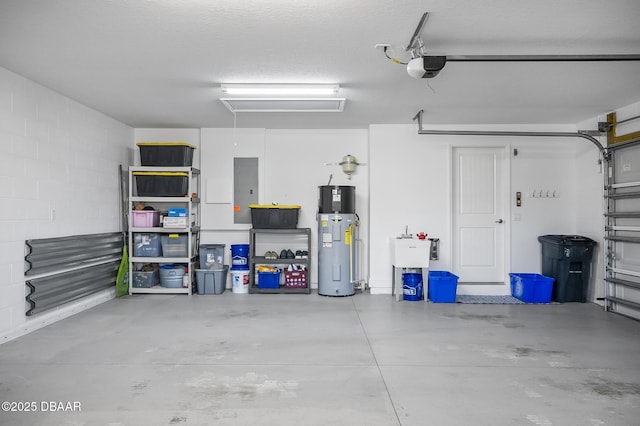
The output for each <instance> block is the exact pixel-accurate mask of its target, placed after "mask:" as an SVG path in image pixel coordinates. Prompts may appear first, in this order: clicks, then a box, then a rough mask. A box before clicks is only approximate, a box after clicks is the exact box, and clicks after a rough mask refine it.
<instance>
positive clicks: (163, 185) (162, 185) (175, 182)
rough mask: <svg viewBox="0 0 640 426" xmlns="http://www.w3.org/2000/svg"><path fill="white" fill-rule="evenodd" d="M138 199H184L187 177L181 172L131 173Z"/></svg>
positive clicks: (186, 189) (187, 184) (187, 189)
mask: <svg viewBox="0 0 640 426" xmlns="http://www.w3.org/2000/svg"><path fill="white" fill-rule="evenodd" d="M133 176H134V177H135V179H136V188H137V189H138V196H139V197H184V196H185V195H187V192H189V175H188V174H187V173H183V172H158V173H156V172H133Z"/></svg>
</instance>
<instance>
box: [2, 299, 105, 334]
mask: <svg viewBox="0 0 640 426" xmlns="http://www.w3.org/2000/svg"><path fill="white" fill-rule="evenodd" d="M115 297H116V289H115V287H114V288H110V289H107V290H104V291H101V292H99V293H96V294H93V295H91V296H87V297H85V298H84V299H81V300H78V301H76V302H72V303H69V304H66V305H64V306H61V307H59V308H55V309H53V310H51V311H49V312H43V313H41V314H36V315H34V316H33V317H26V318H25V321H24V322H23V323H22V324H20V325H19V326H17V327H14V328H13V329H10V330H7V331H5V332H3V333H2V335H0V344H1V343H5V342H8V341H10V340H13V339H16V338H18V337H20V336H24V335H25V334H29V333H31V332H33V331H36V330H39V329H41V328H43V327H46V326H48V325H50V324H53V323H55V322H58V321H60V320H63V319H65V318H68V317H70V316H72V315H75V314H77V313H80V312H82V311H86V310H87V309H91V308H93V307H94V306H97V305H100V304H102V303H104V302H107V301H109V300H111V299H114V298H115Z"/></svg>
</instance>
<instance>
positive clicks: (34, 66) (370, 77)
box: [0, 0, 640, 128]
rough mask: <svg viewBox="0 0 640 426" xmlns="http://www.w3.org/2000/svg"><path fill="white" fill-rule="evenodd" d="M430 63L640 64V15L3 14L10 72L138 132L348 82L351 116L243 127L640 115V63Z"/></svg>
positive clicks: (4, 57)
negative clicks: (433, 64) (470, 59)
mask: <svg viewBox="0 0 640 426" xmlns="http://www.w3.org/2000/svg"><path fill="white" fill-rule="evenodd" d="M425 11H428V12H429V13H430V17H429V20H428V22H427V25H426V27H425V30H424V31H423V33H422V38H423V39H424V41H425V43H426V47H427V50H428V51H429V53H432V54H478V55H479V54H589V53H597V54H604V53H633V54H639V53H640V25H638V21H639V20H640V2H639V1H638V0H608V1H602V0H563V1H558V0H537V1H531V0H528V1H522V0H493V1H477V0H432V1H429V0H426V1H425V0H395V1H390V0H367V1H356V0H307V1H300V0H298V1H296V0H271V1H264V0H262V1H261V0H243V1H237V0H216V1H209V0H155V1H150V0H147V1H143V0H135V1H107V0H56V1H52V0H0V66H3V67H5V68H7V69H9V70H11V71H14V72H16V73H18V74H21V75H23V76H25V77H27V78H29V79H31V80H34V81H36V82H38V83H40V84H42V85H44V86H46V87H49V88H51V89H53V90H55V91H57V92H59V93H61V94H63V95H65V96H68V97H70V98H72V99H75V100H77V101H79V102H81V103H83V104H85V105H87V106H89V107H91V108H94V109H96V110H98V111H101V112H103V113H105V114H107V115H109V116H112V117H114V118H115V119H117V120H119V121H121V122H124V123H126V124H129V125H131V126H133V127H196V128H197V127H232V126H233V123H234V120H233V116H232V114H231V112H229V110H228V109H227V108H225V106H224V105H223V104H222V103H221V102H220V101H219V98H220V97H225V96H224V95H223V94H222V93H220V90H219V88H218V86H219V84H220V83H244V82H256V83H338V84H340V85H341V87H342V90H341V92H340V93H339V94H338V95H337V96H341V97H346V98H347V102H346V105H345V108H344V111H343V112H340V113H309V112H306V113H269V114H265V113H240V114H238V116H237V125H238V127H266V128H364V127H367V126H368V125H369V124H376V123H411V122H412V121H411V118H412V117H413V116H414V115H415V113H416V112H417V111H418V110H420V109H424V110H425V119H424V121H425V124H429V123H447V124H455V123H466V124H474V123H494V124H498V123H499V124H502V123H576V122H579V121H582V120H584V119H588V118H590V117H594V116H596V115H598V114H602V113H606V112H608V111H611V110H613V109H615V108H618V107H621V106H625V105H628V104H631V103H634V102H637V101H640V62H628V63H580V64H577V63H534V64H532V63H509V64H505V63H500V64H496V63H484V64H480V63H474V64H470V63H449V64H447V65H446V67H445V69H444V70H443V71H442V72H440V74H439V75H438V76H437V77H436V78H434V79H431V80H428V81H427V80H416V79H413V78H411V77H409V76H408V75H407V73H406V68H405V67H404V66H402V65H399V64H395V63H393V62H391V61H389V60H387V59H386V58H385V57H384V55H383V53H382V51H381V50H380V49H375V48H374V45H375V44H376V43H389V44H391V45H392V48H393V54H394V55H395V56H396V57H398V58H399V59H402V60H406V59H407V56H406V54H405V53H404V50H403V47H404V46H405V45H406V44H407V43H408V41H409V39H410V38H411V35H412V34H413V31H414V29H415V27H416V25H417V23H418V21H419V19H420V17H421V15H422V13H423V12H425Z"/></svg>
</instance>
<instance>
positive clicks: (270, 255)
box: [264, 251, 278, 259]
mask: <svg viewBox="0 0 640 426" xmlns="http://www.w3.org/2000/svg"><path fill="white" fill-rule="evenodd" d="M264 258H265V259H277V258H278V254H277V253H276V252H275V251H268V252H266V253H265V254H264Z"/></svg>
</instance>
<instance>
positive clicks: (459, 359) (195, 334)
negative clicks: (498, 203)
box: [0, 292, 640, 426]
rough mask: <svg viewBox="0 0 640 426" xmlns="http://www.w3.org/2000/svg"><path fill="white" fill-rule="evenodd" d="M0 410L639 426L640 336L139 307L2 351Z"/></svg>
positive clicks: (305, 298) (257, 304)
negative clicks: (0, 404)
mask: <svg viewBox="0 0 640 426" xmlns="http://www.w3.org/2000/svg"><path fill="white" fill-rule="evenodd" d="M0 397H1V398H0V399H1V400H2V401H13V402H16V403H23V404H22V405H21V406H18V405H17V404H14V407H13V408H23V409H24V403H31V402H33V403H34V404H27V407H30V408H32V409H35V412H17V413H11V412H4V411H3V412H0V424H2V425H66V426H77V425H110V426H115V425H136V426H137V425H213V424H215V425H218V424H219V425H225V424H230V425H237V424H239V425H258V424H259V425H279V426H281V425H350V426H353V425H439V426H442V425H456V426H458V425H538V426H543V425H544V426H547V425H562V426H566V425H581V426H582V425H616V426H618V425H638V424H640V322H637V321H634V320H631V319H628V318H625V317H622V316H619V315H615V314H610V313H606V312H604V311H603V310H602V308H601V307H599V306H597V305H594V304H581V303H567V304H553V305H467V304H464V305H463V304H431V303H424V302H399V303H398V302H395V301H394V299H393V297H391V296H371V295H368V294H358V295H356V296H354V297H346V298H327V297H322V296H318V295H316V294H312V295H284V294H278V295H265V294H256V295H238V294H232V293H230V292H226V293H224V294H222V295H217V296H216V295H210V296H192V297H188V296H164V295H137V296H129V297H126V298H123V299H118V300H113V301H110V302H107V303H105V304H103V305H100V306H98V307H96V308H93V309H91V310H89V311H86V312H83V313H80V314H78V315H76V316H74V317H71V318H68V319H66V320H64V321H61V322H59V323H56V324H53V325H51V326H48V327H46V328H44V329H41V330H39V331H36V332H34V333H31V334H29V335H27V336H24V337H21V338H19V339H16V340H14V341H11V342H8V343H5V344H3V345H0ZM53 402H55V404H54V403H53ZM60 403H62V404H60ZM74 404H75V406H74ZM78 405H79V408H80V411H78V410H76V411H66V412H65V411H61V409H70V410H73V409H74V408H78ZM3 408H5V407H4V406H3ZM52 410H55V411H52Z"/></svg>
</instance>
